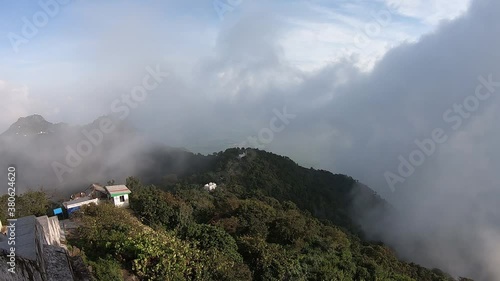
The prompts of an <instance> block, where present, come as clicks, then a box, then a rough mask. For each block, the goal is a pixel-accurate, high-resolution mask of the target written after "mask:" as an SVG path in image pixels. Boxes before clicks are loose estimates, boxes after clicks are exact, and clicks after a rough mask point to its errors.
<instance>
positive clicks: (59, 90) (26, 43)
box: [0, 0, 468, 130]
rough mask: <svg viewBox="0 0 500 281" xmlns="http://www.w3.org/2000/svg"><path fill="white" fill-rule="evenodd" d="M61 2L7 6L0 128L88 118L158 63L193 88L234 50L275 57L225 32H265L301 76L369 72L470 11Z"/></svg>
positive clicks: (384, 5) (399, 4)
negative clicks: (40, 119)
mask: <svg viewBox="0 0 500 281" xmlns="http://www.w3.org/2000/svg"><path fill="white" fill-rule="evenodd" d="M59 2H60V3H59ZM59 2H57V1H55V0H41V1H27V0H21V1H3V3H2V5H3V9H2V10H1V11H0V30H2V31H3V32H2V37H0V38H1V40H0V79H1V81H2V82H1V89H2V90H1V91H2V95H3V96H7V100H8V103H5V104H4V105H3V106H2V111H3V112H4V114H5V115H4V118H2V120H1V121H0V130H4V129H6V128H7V127H8V125H10V124H12V123H13V122H14V121H15V120H17V118H18V117H20V116H23V115H27V114H31V113H34V112H38V113H40V114H42V115H43V116H45V117H46V118H48V119H50V120H54V121H64V122H69V123H85V122H90V121H92V120H93V118H95V117H96V116H98V115H102V114H106V113H107V111H109V108H106V106H99V105H98V104H97V103H98V102H97V101H98V100H100V101H104V103H105V102H106V101H107V100H109V97H114V96H116V95H117V93H118V92H120V91H124V90H125V89H126V88H127V86H128V85H127V84H126V83H125V82H124V81H130V80H133V79H137V78H136V77H138V76H140V75H141V74H140V72H141V71H143V70H144V68H145V66H147V65H149V64H154V63H155V62H161V63H163V64H165V65H167V66H168V67H171V68H173V69H174V71H175V73H176V75H179V77H180V78H179V79H182V82H184V83H190V81H188V80H190V79H194V78H193V77H194V76H196V74H197V73H196V72H197V70H200V68H203V67H210V66H207V64H208V65H209V64H210V61H212V62H213V60H214V59H219V60H220V59H225V58H224V57H226V58H227V57H229V56H230V55H231V54H230V53H231V52H233V51H238V52H239V54H238V55H240V57H233V59H234V61H226V63H227V65H226V66H225V67H232V66H230V65H229V64H231V63H233V62H237V61H238V60H244V59H247V58H248V57H246V56H247V55H257V56H258V55H260V54H262V55H266V54H264V53H260V54H259V53H258V52H266V51H270V50H266V49H264V48H265V47H266V46H264V45H260V46H252V45H251V44H247V46H246V47H248V49H245V46H243V45H238V43H237V42H236V43H235V42H227V44H236V45H227V46H224V44H226V43H225V42H224V38H225V37H227V36H232V37H233V38H234V40H238V36H242V37H244V39H243V38H241V40H240V41H239V42H240V44H243V43H242V42H245V40H249V41H253V39H252V38H250V37H249V36H254V37H255V38H256V39H258V40H261V39H262V40H265V39H266V36H267V37H268V38H269V39H271V40H273V44H274V46H272V48H275V50H279V57H277V58H276V59H279V60H280V62H282V63H283V64H286V67H288V68H290V69H293V70H295V71H296V72H297V73H296V74H294V75H297V76H301V75H307V73H310V72H311V71H317V70H319V69H321V68H323V67H325V66H328V65H330V64H331V63H333V62H336V61H339V60H342V59H345V58H350V59H355V60H356V64H357V65H358V66H359V67H361V69H363V70H364V71H369V70H370V69H372V68H373V65H374V64H375V62H376V61H378V60H379V59H380V58H381V57H382V56H383V55H384V54H385V53H386V52H387V51H388V50H389V49H390V48H391V47H394V46H397V45H399V44H401V43H404V42H414V41H416V40H418V38H419V37H420V36H422V35H423V34H426V33H429V32H433V31H434V30H435V29H436V27H437V26H438V25H439V23H440V22H441V21H445V20H450V19H453V18H455V17H457V16H459V15H460V14H462V13H463V12H464V11H465V10H466V9H467V7H468V1H466V0H460V1H458V2H457V1H447V0H446V1H396V0H385V1H363V0H357V1H317V0H309V1H308V0H304V1H229V3H232V4H231V5H230V4H228V3H226V2H224V1H222V0H216V1H211V0H210V1H145V2H141V3H138V2H137V1H106V2H105V3H102V1H100V2H99V1H77V0H64V1H63V0H61V1H59ZM435 2H438V3H435ZM257 15H258V16H257ZM253 20H255V21H256V22H254V23H252V24H253V25H255V28H257V29H258V28H262V29H266V28H265V27H264V26H266V25H268V26H269V30H255V32H254V33H252V34H251V35H250V34H246V33H245V30H242V31H241V34H231V33H238V32H239V31H237V30H235V28H238V27H237V26H238V25H243V24H245V21H253ZM266 21H269V22H267V23H266ZM30 24H31V27H34V28H32V29H30V28H29V26H30ZM252 27H254V26H252ZM252 27H250V26H249V27H248V28H252ZM242 28H245V27H242ZM247 31H248V30H247ZM233 38H231V39H233ZM248 43H255V44H257V42H248ZM254 47H255V48H256V49H252V50H251V49H250V48H254ZM269 47H271V46H269ZM224 48H228V50H224ZM224 52H227V54H224ZM245 52H248V53H247V54H245ZM253 52H255V53H253ZM252 53H253V54H252ZM226 55H227V56H226ZM214 74H215V73H214ZM217 74H218V75H219V76H217V77H220V76H221V75H224V74H225V76H224V78H225V77H228V76H229V77H228V78H225V79H224V78H223V79H219V80H218V81H211V83H213V84H214V85H213V86H215V87H219V88H224V86H232V85H227V80H231V77H230V74H229V73H225V72H224V71H221V72H219V73H217ZM221 78H222V77H221ZM282 78H283V79H284V80H286V79H290V77H282ZM291 79H293V78H291ZM285 83H288V81H286V82H285ZM217 84H218V85H217ZM252 94H253V93H252ZM99 103H102V102H99Z"/></svg>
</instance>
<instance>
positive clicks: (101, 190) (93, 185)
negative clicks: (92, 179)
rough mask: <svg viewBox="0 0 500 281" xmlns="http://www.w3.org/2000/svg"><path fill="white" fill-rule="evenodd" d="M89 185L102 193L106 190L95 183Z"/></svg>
mask: <svg viewBox="0 0 500 281" xmlns="http://www.w3.org/2000/svg"><path fill="white" fill-rule="evenodd" d="M90 187H91V188H93V189H94V190H97V191H100V192H102V193H106V190H105V189H104V187H102V186H100V185H98V184H97V183H93V184H91V185H90Z"/></svg>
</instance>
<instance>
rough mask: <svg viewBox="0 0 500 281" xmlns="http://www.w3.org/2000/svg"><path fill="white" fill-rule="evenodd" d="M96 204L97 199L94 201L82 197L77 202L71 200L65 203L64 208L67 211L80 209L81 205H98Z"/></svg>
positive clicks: (90, 198)
mask: <svg viewBox="0 0 500 281" xmlns="http://www.w3.org/2000/svg"><path fill="white" fill-rule="evenodd" d="M87 201H88V202H87ZM96 202H97V199H94V198H92V197H88V196H86V197H80V198H78V199H75V200H70V201H66V202H63V206H64V207H65V208H66V209H68V208H74V207H79V206H81V205H85V204H90V203H96Z"/></svg>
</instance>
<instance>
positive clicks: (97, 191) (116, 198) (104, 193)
mask: <svg viewBox="0 0 500 281" xmlns="http://www.w3.org/2000/svg"><path fill="white" fill-rule="evenodd" d="M130 193H132V192H131V191H130V189H128V188H127V186H125V185H110V186H105V187H102V186H100V185H98V184H92V185H91V186H90V187H89V188H88V189H87V192H81V193H78V194H76V195H74V196H72V198H74V199H73V200H70V201H67V202H64V203H63V206H64V208H66V210H68V214H71V213H72V212H74V211H77V210H78V209H80V207H81V206H83V205H88V204H91V203H94V204H96V205H97V204H99V203H100V202H104V201H111V202H112V203H113V204H114V205H115V206H117V207H128V206H129V194H130Z"/></svg>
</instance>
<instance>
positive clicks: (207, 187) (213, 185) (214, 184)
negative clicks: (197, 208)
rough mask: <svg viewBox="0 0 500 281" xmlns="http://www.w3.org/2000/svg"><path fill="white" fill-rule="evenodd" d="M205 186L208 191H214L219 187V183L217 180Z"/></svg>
mask: <svg viewBox="0 0 500 281" xmlns="http://www.w3.org/2000/svg"><path fill="white" fill-rule="evenodd" d="M203 188H204V189H205V190H207V191H214V190H215V189H216V188H217V184H216V183H215V182H209V183H207V184H205V186H204V187H203Z"/></svg>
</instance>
